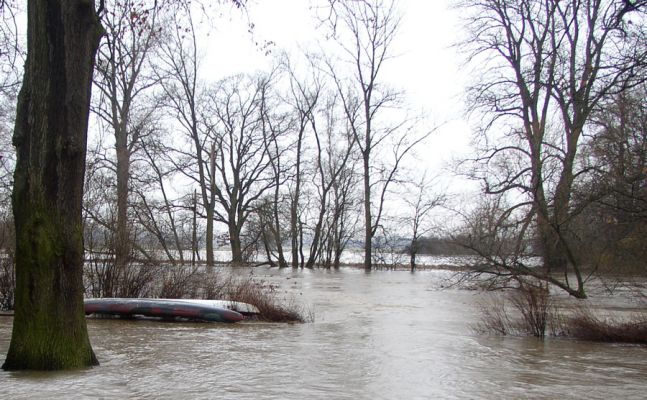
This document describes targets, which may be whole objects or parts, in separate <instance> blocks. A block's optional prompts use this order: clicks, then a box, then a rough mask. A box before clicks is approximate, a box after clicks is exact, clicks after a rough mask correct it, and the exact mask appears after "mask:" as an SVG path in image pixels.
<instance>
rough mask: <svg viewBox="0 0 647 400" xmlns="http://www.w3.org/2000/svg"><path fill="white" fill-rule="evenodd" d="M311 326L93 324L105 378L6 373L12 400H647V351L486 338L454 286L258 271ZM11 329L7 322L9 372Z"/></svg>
mask: <svg viewBox="0 0 647 400" xmlns="http://www.w3.org/2000/svg"><path fill="white" fill-rule="evenodd" d="M254 274H255V275H256V276H257V277H258V278H259V279H265V280H267V281H270V282H273V283H276V284H277V285H278V287H279V289H277V290H280V291H281V294H282V295H283V294H284V295H285V296H287V297H288V298H293V299H294V301H296V302H298V303H302V304H304V305H305V306H306V307H308V309H309V310H310V312H312V313H313V314H314V322H313V323H306V324H292V325H290V324H268V323H242V324H236V325H223V324H204V323H202V324H199V323H160V322H151V321H123V320H98V319H90V320H89V321H88V326H89V330H90V335H91V340H92V344H93V347H94V350H95V352H96V354H97V356H98V358H99V360H100V362H101V366H99V367H96V368H92V369H87V370H81V371H74V372H57V373H36V372H11V373H8V372H0V398H6V399H52V398H88V399H90V398H91V399H97V398H103V399H123V398H143V399H177V398H218V399H372V400H374V399H434V398H438V399H441V398H442V399H475V398H485V399H500V398H507V399H518V398H571V399H610V398H623V399H639V398H644V396H645V393H646V392H647V380H646V379H645V377H647V362H646V361H645V360H647V347H645V346H635V345H617V344H599V343H590V342H578V341H573V340H566V339H548V340H546V341H543V342H542V341H539V340H537V339H534V338H517V337H505V338H500V337H485V336H478V335H475V334H474V333H473V332H472V331H471V329H470V326H471V325H472V324H474V322H476V320H477V319H478V315H477V307H476V304H477V302H478V301H479V299H480V297H481V296H482V294H480V293H479V292H475V291H467V290H458V289H445V290H442V289H441V288H440V286H441V284H442V278H443V276H444V272H442V271H422V272H417V273H415V274H409V273H407V272H402V271H400V272H395V271H390V272H381V271H377V272H373V273H370V274H365V273H364V272H363V271H360V270H350V269H344V270H342V271H337V272H334V271H321V270H315V271H292V270H288V271H277V270H269V269H255V270H254ZM10 334H11V318H8V317H2V318H0V362H1V360H3V359H4V356H5V354H6V351H7V347H8V344H9V338H10Z"/></svg>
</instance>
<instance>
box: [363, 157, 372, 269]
mask: <svg viewBox="0 0 647 400" xmlns="http://www.w3.org/2000/svg"><path fill="white" fill-rule="evenodd" d="M367 149H368V147H367ZM369 168H370V167H369V159H368V155H367V154H365V155H364V269H366V270H370V269H371V267H372V261H373V254H372V251H373V243H372V241H373V218H372V216H371V181H370V171H369Z"/></svg>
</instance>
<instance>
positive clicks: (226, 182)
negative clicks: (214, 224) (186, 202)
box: [209, 74, 287, 263]
mask: <svg viewBox="0 0 647 400" xmlns="http://www.w3.org/2000/svg"><path fill="white" fill-rule="evenodd" d="M271 86H272V75H271V74H267V75H256V76H243V75H239V76H234V77H231V78H228V79H224V80H223V81H221V82H219V83H218V85H217V86H216V88H214V89H213V90H212V91H211V96H210V109H209V112H210V114H211V116H212V119H211V121H210V122H209V124H210V125H209V132H210V135H211V136H210V137H211V138H212V140H213V143H214V145H212V149H211V151H212V156H211V157H212V159H211V163H212V167H213V168H212V169H211V171H212V173H213V175H212V176H211V177H210V178H211V179H212V182H214V183H213V187H212V190H213V194H214V196H215V199H216V202H217V203H218V205H219V208H218V209H216V210H215V213H214V218H215V219H216V220H217V221H219V222H222V223H224V224H226V226H227V227H228V230H229V242H230V245H231V252H232V261H233V262H234V263H241V262H243V250H244V249H243V247H242V240H241V234H242V232H243V228H244V225H245V222H246V221H247V219H248V218H249V216H250V214H251V213H252V212H253V211H254V210H255V205H256V203H257V202H258V201H259V200H260V199H261V198H262V197H263V196H264V195H265V194H266V192H267V191H268V190H270V189H271V188H273V187H274V186H275V185H276V181H275V177H274V176H273V173H272V172H273V166H276V165H277V164H276V162H275V161H276V158H277V157H280V152H281V150H278V152H277V150H276V149H274V150H273V149H272V148H271V146H270V147H268V146H266V144H268V143H276V141H277V140H279V139H278V137H279V136H281V135H283V134H284V133H285V132H286V131H287V130H286V127H285V126H282V124H283V122H282V121H281V116H280V115H276V114H272V112H271V111H270V110H271V109H272V107H273V103H272V100H271V97H272V94H271ZM216 182H217V184H216Z"/></svg>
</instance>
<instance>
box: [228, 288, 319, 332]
mask: <svg viewBox="0 0 647 400" xmlns="http://www.w3.org/2000/svg"><path fill="white" fill-rule="evenodd" d="M231 283H232V284H231V285H230V286H229V290H228V293H227V300H231V301H240V302H243V303H249V304H252V305H254V306H256V308H258V309H259V311H260V314H259V316H258V318H259V319H260V320H263V321H271V322H305V321H306V318H305V316H304V312H303V310H301V309H300V308H299V307H298V306H297V305H296V304H294V303H293V302H291V301H290V302H288V303H287V304H281V302H280V301H279V299H278V290H277V287H276V286H274V285H272V284H268V283H265V282H258V281H256V280H254V279H253V278H251V277H249V278H247V279H241V280H232V282H231Z"/></svg>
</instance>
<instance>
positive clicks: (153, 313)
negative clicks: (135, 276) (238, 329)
mask: <svg viewBox="0 0 647 400" xmlns="http://www.w3.org/2000/svg"><path fill="white" fill-rule="evenodd" d="M84 303H85V314H86V315H89V314H99V315H116V316H123V317H137V316H143V317H153V318H161V319H185V320H192V321H210V322H238V321H241V320H242V319H243V318H244V317H243V315H242V314H241V313H239V312H237V311H234V310H231V309H228V308H225V307H220V306H218V305H217V303H215V304H210V303H207V302H206V301H204V300H189V299H182V300H175V299H123V298H99V299H85V301H84ZM243 304H244V303H243ZM252 307H253V306H252Z"/></svg>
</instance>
